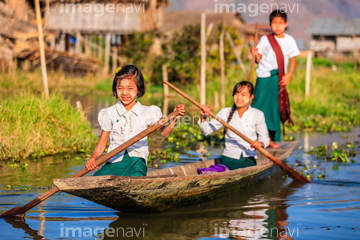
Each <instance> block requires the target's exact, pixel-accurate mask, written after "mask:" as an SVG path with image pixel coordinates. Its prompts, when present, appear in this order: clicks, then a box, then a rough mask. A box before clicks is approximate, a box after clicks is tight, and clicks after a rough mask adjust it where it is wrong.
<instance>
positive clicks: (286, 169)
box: [164, 81, 311, 183]
mask: <svg viewBox="0 0 360 240" xmlns="http://www.w3.org/2000/svg"><path fill="white" fill-rule="evenodd" d="M164 83H165V84H167V85H168V86H169V87H171V88H172V89H174V90H175V91H176V92H178V93H179V94H180V95H181V96H183V97H184V98H186V99H187V100H189V101H190V102H192V103H193V104H194V105H196V106H197V107H198V108H200V109H202V107H201V105H200V104H199V103H198V102H196V101H195V100H194V99H192V98H191V97H190V96H188V95H187V94H186V93H184V92H182V91H181V90H180V89H178V88H177V87H175V86H174V85H172V84H171V83H169V82H166V81H164ZM209 114H210V116H211V117H213V118H215V119H216V120H218V121H219V122H220V123H221V124H222V125H224V126H225V127H227V128H228V129H230V130H231V131H233V132H234V133H236V134H237V135H239V136H240V137H241V138H242V139H244V140H245V141H247V142H248V143H250V144H251V142H252V141H251V140H250V139H249V138H248V137H246V136H245V135H243V134H242V133H241V132H239V131H238V130H236V129H235V128H234V127H232V126H231V125H230V124H228V123H227V122H225V121H223V120H222V119H220V118H219V117H218V116H216V115H215V114H214V113H212V112H211V111H210V112H209ZM257 150H259V152H261V153H262V154H263V155H265V156H266V157H268V158H269V159H270V160H271V161H273V162H274V163H275V164H276V165H278V166H279V167H280V168H281V169H282V170H283V171H284V172H285V173H286V174H287V175H289V177H291V178H293V179H294V180H297V181H300V182H308V183H310V182H311V181H309V180H308V179H306V178H305V177H303V176H301V175H300V174H299V173H298V172H297V171H296V170H295V169H293V168H292V167H290V166H288V165H287V164H285V163H283V162H281V161H280V160H279V159H277V158H276V157H274V156H273V155H271V154H270V153H269V152H268V151H266V150H265V149H264V148H261V147H260V148H258V149H257Z"/></svg>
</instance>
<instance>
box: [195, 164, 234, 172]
mask: <svg viewBox="0 0 360 240" xmlns="http://www.w3.org/2000/svg"><path fill="white" fill-rule="evenodd" d="M226 171H229V168H227V167H226V166H225V165H223V164H216V165H211V166H210V167H208V168H198V169H197V172H198V174H210V173H214V172H226Z"/></svg>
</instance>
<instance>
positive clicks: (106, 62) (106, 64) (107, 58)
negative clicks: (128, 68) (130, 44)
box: [104, 33, 111, 74]
mask: <svg viewBox="0 0 360 240" xmlns="http://www.w3.org/2000/svg"><path fill="white" fill-rule="evenodd" d="M110 45H111V34H110V33H107V34H106V36H105V60H104V74H108V73H109V61H110Z"/></svg>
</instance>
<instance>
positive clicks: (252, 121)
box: [199, 106, 269, 159]
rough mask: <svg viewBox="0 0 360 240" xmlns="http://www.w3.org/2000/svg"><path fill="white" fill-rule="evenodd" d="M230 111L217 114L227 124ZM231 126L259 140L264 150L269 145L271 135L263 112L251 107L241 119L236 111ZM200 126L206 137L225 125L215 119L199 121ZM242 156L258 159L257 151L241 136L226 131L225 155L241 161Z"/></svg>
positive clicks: (225, 110)
mask: <svg viewBox="0 0 360 240" xmlns="http://www.w3.org/2000/svg"><path fill="white" fill-rule="evenodd" d="M230 111H231V108H230V107H228V108H223V109H221V110H220V111H219V112H218V114H216V116H218V117H219V118H220V119H222V120H224V121H225V122H227V119H228V117H229V114H230ZM229 124H230V125H231V126H232V127H234V128H235V129H236V130H238V131H239V132H241V133H242V134H244V135H245V136H246V137H248V138H249V139H250V140H252V141H255V140H258V141H259V142H262V143H264V145H265V146H264V148H266V147H267V146H268V145H269V133H268V129H267V127H266V123H265V115H264V113H263V112H262V111H260V110H258V109H256V108H252V107H250V106H249V109H248V110H246V111H245V112H244V113H243V115H242V117H241V118H240V117H239V114H238V112H237V111H235V113H234V115H233V117H232V119H231V120H230V122H229ZM199 126H200V130H201V132H202V133H203V134H204V135H205V136H206V135H209V134H211V133H213V132H215V131H217V130H219V129H220V128H221V127H222V126H223V125H222V124H221V123H220V122H219V121H217V120H216V119H215V118H213V119H211V121H210V122H209V121H205V122H201V121H199ZM241 154H243V157H255V158H257V156H256V150H255V149H254V148H251V147H250V144H249V143H248V142H246V141H245V140H243V139H242V138H241V137H240V136H239V135H237V134H236V133H234V132H233V131H231V130H230V129H228V130H226V134H225V149H224V151H223V155H224V156H226V157H230V158H235V159H240V156H241Z"/></svg>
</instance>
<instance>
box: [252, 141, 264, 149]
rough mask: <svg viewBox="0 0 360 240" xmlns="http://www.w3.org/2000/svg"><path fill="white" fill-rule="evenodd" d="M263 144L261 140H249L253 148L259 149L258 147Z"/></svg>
mask: <svg viewBox="0 0 360 240" xmlns="http://www.w3.org/2000/svg"><path fill="white" fill-rule="evenodd" d="M264 146H265V145H264V144H263V143H261V142H259V141H256V140H255V141H253V142H251V147H252V148H255V149H256V150H257V149H259V148H260V147H262V148H263V147H264Z"/></svg>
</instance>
